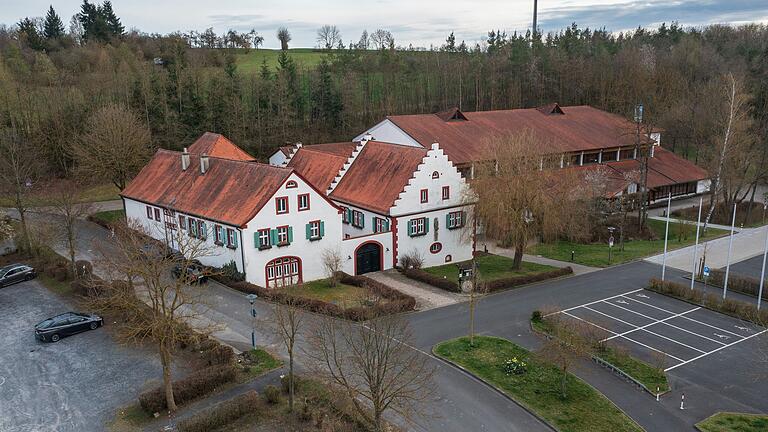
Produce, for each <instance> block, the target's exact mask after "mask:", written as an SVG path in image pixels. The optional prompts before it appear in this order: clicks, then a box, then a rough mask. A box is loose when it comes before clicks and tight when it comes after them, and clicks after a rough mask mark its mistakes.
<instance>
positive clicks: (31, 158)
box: [0, 129, 42, 250]
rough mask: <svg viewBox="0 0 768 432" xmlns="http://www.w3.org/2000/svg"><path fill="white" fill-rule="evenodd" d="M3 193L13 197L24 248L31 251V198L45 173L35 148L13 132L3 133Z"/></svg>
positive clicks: (0, 159)
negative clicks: (29, 211)
mask: <svg viewBox="0 0 768 432" xmlns="http://www.w3.org/2000/svg"><path fill="white" fill-rule="evenodd" d="M0 154H2V157H0V189H2V190H3V192H5V193H7V194H9V195H11V196H12V197H13V208H14V209H16V211H17V212H18V213H19V220H20V222H21V231H22V232H21V234H22V238H23V241H24V244H23V245H22V247H23V248H26V249H27V250H31V248H32V243H31V241H30V236H29V227H28V225H27V210H28V207H29V203H28V196H29V193H30V191H31V189H32V187H33V186H34V185H35V184H36V182H37V179H38V177H39V175H40V173H41V172H42V167H41V164H40V158H39V155H38V152H37V151H36V147H35V146H30V145H26V143H24V142H23V141H22V138H21V136H20V135H19V134H18V133H17V132H16V131H15V130H13V129H3V130H0Z"/></svg>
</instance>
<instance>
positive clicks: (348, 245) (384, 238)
mask: <svg viewBox="0 0 768 432" xmlns="http://www.w3.org/2000/svg"><path fill="white" fill-rule="evenodd" d="M369 242H374V243H378V244H380V245H381V253H382V257H383V260H382V261H383V262H384V265H383V267H382V270H388V269H391V268H392V267H393V266H394V265H393V262H394V259H393V250H392V233H391V232H384V233H378V234H371V235H367V236H364V237H356V238H350V239H345V240H343V241H342V242H341V245H340V249H339V250H340V251H341V258H342V270H343V271H344V272H345V273H347V274H351V275H354V274H355V251H356V250H357V248H358V247H360V246H361V245H363V244H365V243H369Z"/></svg>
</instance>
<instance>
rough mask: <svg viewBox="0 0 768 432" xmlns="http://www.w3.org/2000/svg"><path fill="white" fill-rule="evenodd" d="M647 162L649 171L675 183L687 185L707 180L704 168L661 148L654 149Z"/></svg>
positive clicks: (707, 174)
mask: <svg viewBox="0 0 768 432" xmlns="http://www.w3.org/2000/svg"><path fill="white" fill-rule="evenodd" d="M648 161H649V162H648V168H649V169H652V170H654V171H656V172H658V173H659V174H662V175H664V176H665V177H669V178H670V179H672V180H673V181H674V182H675V183H688V182H692V181H698V180H704V179H707V178H709V173H708V172H707V170H705V169H704V168H701V167H699V166H698V165H696V164H694V163H693V162H691V161H689V160H687V159H685V158H683V157H680V156H678V155H676V154H674V153H672V152H671V151H669V150H666V149H663V148H661V147H655V149H654V151H653V157H652V158H650V159H648Z"/></svg>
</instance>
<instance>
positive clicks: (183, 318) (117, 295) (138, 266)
mask: <svg viewBox="0 0 768 432" xmlns="http://www.w3.org/2000/svg"><path fill="white" fill-rule="evenodd" d="M169 230H170V228H169ZM171 231H172V235H173V236H174V238H175V243H174V245H175V246H176V247H177V249H178V251H179V252H180V253H169V249H168V248H167V247H166V246H165V245H164V244H162V243H161V242H158V241H156V240H152V239H150V234H151V233H150V232H149V231H148V230H147V229H145V228H143V227H142V226H141V225H140V224H139V223H137V222H136V221H128V222H126V223H123V224H117V225H116V227H115V238H114V247H110V248H106V247H104V248H101V250H100V252H101V260H100V262H99V263H100V264H101V265H103V266H104V269H105V270H106V271H107V272H108V273H109V274H110V275H111V277H112V278H114V279H123V280H127V281H128V283H129V285H130V286H131V287H132V289H128V290H117V289H112V290H109V291H108V295H107V296H105V298H102V299H96V300H94V301H93V306H94V307H97V308H101V309H109V310H112V311H116V312H119V313H121V314H122V315H123V316H126V317H128V318H129V319H128V322H127V323H125V325H123V326H121V327H120V328H119V331H120V334H119V335H120V337H121V340H123V341H126V342H130V341H141V340H150V341H152V342H153V343H154V344H155V345H156V347H157V351H158V353H159V355H160V363H161V365H162V369H163V387H164V388H165V398H166V403H167V406H168V410H169V411H175V410H176V402H175V400H174V396H173V380H172V376H171V366H172V363H173V356H174V351H175V348H176V347H177V346H178V345H179V344H180V343H182V342H188V341H189V338H190V335H189V334H188V331H184V330H182V328H181V324H188V325H192V326H194V328H195V330H196V331H197V332H199V333H203V334H206V333H210V332H211V331H213V330H215V329H214V328H213V326H210V325H207V324H205V323H207V322H208V321H207V320H205V318H204V317H203V314H204V313H205V309H206V308H205V301H204V298H203V297H202V295H201V294H202V293H201V292H200V291H199V290H198V289H195V288H193V287H192V286H191V285H190V283H191V282H192V280H191V276H186V275H188V274H190V273H188V270H189V269H190V267H191V266H192V265H194V262H195V261H196V260H197V259H200V258H202V257H204V256H207V255H209V254H211V249H209V247H208V246H207V244H206V243H205V242H204V241H202V240H199V239H198V238H194V237H190V236H187V235H184V234H182V233H181V230H175V229H174V230H171ZM174 266H178V267H179V273H180V274H181V275H182V276H181V277H178V278H174V277H171V276H170V270H171V269H172V268H173V267H174ZM134 284H135V285H134Z"/></svg>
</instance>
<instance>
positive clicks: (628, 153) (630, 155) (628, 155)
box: [619, 148, 635, 160]
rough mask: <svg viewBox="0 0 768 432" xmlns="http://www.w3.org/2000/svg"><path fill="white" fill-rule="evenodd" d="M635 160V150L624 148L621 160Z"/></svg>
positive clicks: (620, 153)
mask: <svg viewBox="0 0 768 432" xmlns="http://www.w3.org/2000/svg"><path fill="white" fill-rule="evenodd" d="M634 158H635V149H634V148H623V149H621V151H620V152H619V160H626V159H634Z"/></svg>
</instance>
